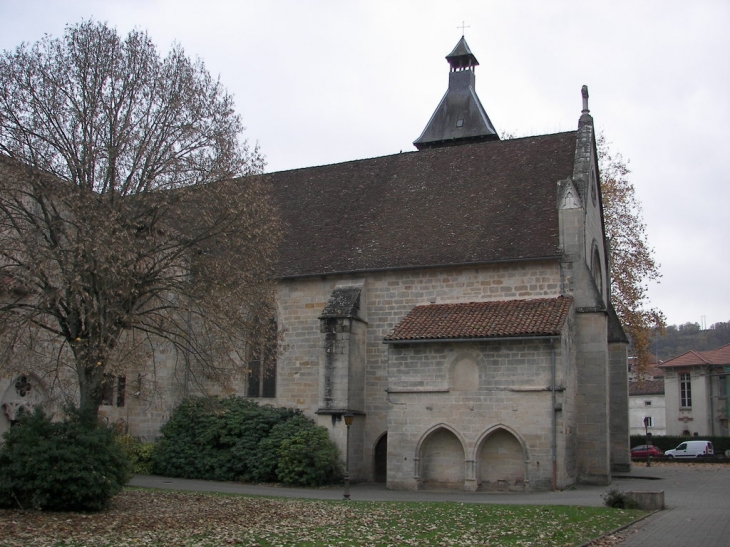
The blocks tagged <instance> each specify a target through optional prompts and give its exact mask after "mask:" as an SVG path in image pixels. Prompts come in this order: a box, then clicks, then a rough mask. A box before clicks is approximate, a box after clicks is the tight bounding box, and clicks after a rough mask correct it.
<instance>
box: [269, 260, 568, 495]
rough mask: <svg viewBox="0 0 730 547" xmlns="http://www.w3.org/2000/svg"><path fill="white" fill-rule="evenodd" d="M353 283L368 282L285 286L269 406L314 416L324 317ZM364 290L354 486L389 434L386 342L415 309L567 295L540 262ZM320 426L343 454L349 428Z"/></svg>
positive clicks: (330, 422) (373, 281)
mask: <svg viewBox="0 0 730 547" xmlns="http://www.w3.org/2000/svg"><path fill="white" fill-rule="evenodd" d="M348 280H352V281H356V280H362V277H360V278H352V279H349V278H346V277H344V276H334V275H333V276H326V277H325V276H323V277H310V278H302V279H287V280H283V281H281V282H280V284H279V293H278V320H279V326H280V329H281V330H282V334H283V338H282V342H281V351H280V355H279V360H278V375H277V398H276V399H275V400H267V401H266V402H271V403H272V404H277V405H280V406H296V407H298V408H301V409H302V410H303V411H304V412H305V413H306V414H307V415H309V416H312V417H314V416H316V411H317V407H318V389H319V385H320V382H319V374H320V358H321V352H322V351H323V346H324V340H323V338H322V335H321V334H320V326H319V316H320V314H321V313H322V310H323V308H324V306H325V305H326V303H327V301H328V298H329V297H330V294H331V293H332V291H333V289H334V287H335V286H336V285H337V283H338V282H342V281H348ZM364 286H365V290H364V292H363V294H364V295H365V301H364V302H361V304H360V306H361V308H362V309H363V313H364V314H365V315H366V317H367V340H366V346H365V357H366V369H365V373H364V377H363V383H362V384H363V385H362V390H363V392H364V401H365V408H364V412H365V414H366V416H365V417H364V418H363V417H358V418H356V424H355V425H353V428H352V430H351V442H352V443H358V444H359V445H360V446H362V452H360V453H355V452H354V450H353V451H351V467H352V476H353V479H354V480H372V479H373V476H374V474H373V460H374V453H373V449H374V446H375V444H376V442H377V440H378V438H379V437H380V436H381V435H382V434H383V433H384V432H385V431H386V430H387V429H388V423H387V417H388V411H389V403H388V395H387V393H386V389H387V388H388V348H387V346H386V345H385V344H384V343H383V338H384V337H385V336H387V334H388V333H389V332H390V331H391V330H392V329H393V328H394V327H395V326H396V324H397V323H398V322H399V321H400V320H401V319H403V317H405V316H406V315H407V314H408V312H410V311H411V309H413V307H414V306H417V305H423V304H428V303H431V302H433V303H460V302H476V301H488V300H508V299H519V298H545V297H554V296H558V295H560V294H561V276H560V269H559V266H558V263H557V262H551V261H539V262H531V263H527V262H525V263H521V264H517V265H515V264H511V265H500V264H496V265H487V266H482V267H479V268H474V267H454V268H434V269H422V270H413V271H410V270H407V271H390V272H374V273H370V274H368V275H367V277H366V279H365V284H364ZM392 410H393V409H392V408H391V411H392ZM359 422H362V423H361V424H360V423H359ZM319 423H320V424H321V425H325V426H327V427H328V428H329V429H330V432H331V436H332V437H333V439H335V440H336V442H338V443H339V444H340V446H341V449H343V451H344V442H345V431H344V430H345V426H344V424H343V423H342V422H341V421H337V420H336V419H332V418H331V417H329V416H327V417H320V420H319ZM356 430H357V431H359V432H360V433H357V432H356ZM358 434H360V435H362V437H361V438H360V439H358V438H357V437H356V436H357V435H358ZM390 434H391V433H389V442H390ZM389 459H390V458H389Z"/></svg>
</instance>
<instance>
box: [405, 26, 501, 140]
mask: <svg viewBox="0 0 730 547" xmlns="http://www.w3.org/2000/svg"><path fill="white" fill-rule="evenodd" d="M446 60H447V61H448V63H449V66H450V67H451V70H450V72H449V88H448V90H447V91H446V94H445V95H444V97H443V98H442V99H441V102H440V103H439V105H438V106H437V107H436V110H435V111H434V113H433V115H432V116H431V119H430V120H429V121H428V124H427V125H426V128H425V129H424V130H423V133H421V136H420V137H418V139H416V140H415V142H414V143H413V144H414V145H415V146H416V148H418V149H419V150H424V149H427V148H436V147H441V146H453V145H457V144H465V143H470V142H481V141H486V140H499V136H498V135H497V131H496V130H495V129H494V126H493V125H492V122H491V121H490V119H489V116H487V112H486V110H484V107H483V106H482V103H481V102H480V101H479V97H478V96H477V94H476V91H475V76H474V70H475V68H476V67H477V66H479V61H477V58H476V57H475V56H474V54H473V53H472V52H471V49H469V44H467V43H466V39H465V38H464V36H463V35H462V37H461V39H460V40H459V42H458V43H457V44H456V47H455V48H454V49H453V50H452V51H451V53H449V54H448V55H447V56H446Z"/></svg>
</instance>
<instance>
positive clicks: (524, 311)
mask: <svg viewBox="0 0 730 547" xmlns="http://www.w3.org/2000/svg"><path fill="white" fill-rule="evenodd" d="M572 304H573V299H572V298H570V297H558V298H541V299H536V300H503V301H499V302H470V303H463V304H429V305H424V306H416V307H415V308H413V309H412V310H411V312H410V313H409V314H408V315H407V316H406V317H405V318H404V319H403V320H402V321H401V322H400V323H399V324H398V325H397V326H396V327H395V329H394V330H393V333H392V334H390V335H389V336H387V337H386V338H385V340H386V341H388V342H397V341H413V340H445V339H463V338H512V337H530V336H557V335H559V334H560V333H561V332H562V329H563V326H564V325H565V321H566V319H567V317H568V312H569V311H570V307H571V305H572Z"/></svg>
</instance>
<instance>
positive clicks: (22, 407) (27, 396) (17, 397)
mask: <svg viewBox="0 0 730 547" xmlns="http://www.w3.org/2000/svg"><path fill="white" fill-rule="evenodd" d="M45 400H46V393H45V390H44V389H43V386H42V385H41V383H40V382H39V381H38V380H37V379H36V378H35V377H33V376H31V375H25V374H23V375H20V376H17V377H16V378H15V379H14V380H13V381H12V382H10V385H9V386H8V388H7V389H6V390H5V393H4V394H3V397H2V405H1V407H2V410H3V412H4V413H5V416H6V417H7V418H8V420H10V422H15V421H17V420H18V418H20V416H21V415H22V414H30V413H32V412H33V410H34V409H35V407H36V406H38V405H40V404H42V403H43V402H44V401H45Z"/></svg>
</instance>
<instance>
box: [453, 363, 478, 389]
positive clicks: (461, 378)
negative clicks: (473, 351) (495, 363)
mask: <svg viewBox="0 0 730 547" xmlns="http://www.w3.org/2000/svg"><path fill="white" fill-rule="evenodd" d="M450 387H451V390H453V391H477V390H478V389H479V368H478V367H477V364H476V362H475V361H474V359H472V358H470V357H467V358H461V359H458V360H457V361H456V362H455V363H454V365H453V367H452V369H451V386H450Z"/></svg>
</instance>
